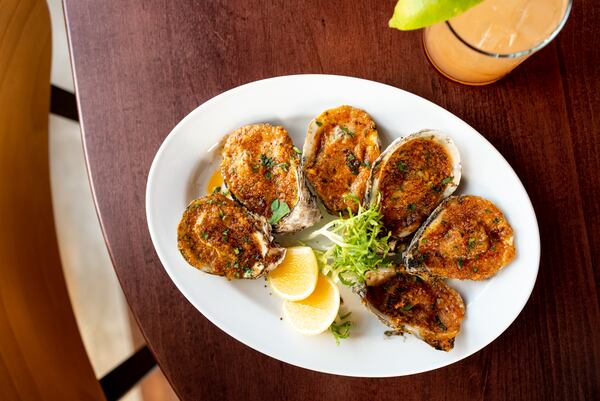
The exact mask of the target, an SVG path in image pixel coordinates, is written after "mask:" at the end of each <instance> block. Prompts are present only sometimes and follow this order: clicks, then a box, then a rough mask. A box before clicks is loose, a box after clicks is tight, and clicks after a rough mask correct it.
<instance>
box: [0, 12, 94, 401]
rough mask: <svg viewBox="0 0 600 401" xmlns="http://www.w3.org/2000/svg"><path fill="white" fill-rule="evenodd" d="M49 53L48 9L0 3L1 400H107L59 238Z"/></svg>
mask: <svg viewBox="0 0 600 401" xmlns="http://www.w3.org/2000/svg"><path fill="white" fill-rule="evenodd" d="M50 47H51V41H50V17H49V14H48V8H47V5H46V2H45V1H43V0H3V1H2V2H0V222H2V223H1V224H2V229H1V230H0V400H6V401H19V400H23V401H34V400H48V401H51V400H52V401H64V400H86V401H87V400H103V399H104V396H103V394H102V390H101V388H100V385H99V384H98V382H97V380H96V377H95V376H94V371H93V370H92V366H91V365H90V362H89V359H88V357H87V354H86V352H85V349H84V347H83V343H82V341H81V337H80V336H79V331H78V329H77V324H76V322H75V317H74V315H73V310H72V309H71V304H70V302H69V296H68V294H67V287H66V284H65V281H64V277H63V274H62V268H61V264H60V257H59V254H58V243H57V240H56V234H55V231H54V220H53V216H52V202H51V196H50V174H49V161H48V112H49V109H50V104H49V102H50V51H51V49H50Z"/></svg>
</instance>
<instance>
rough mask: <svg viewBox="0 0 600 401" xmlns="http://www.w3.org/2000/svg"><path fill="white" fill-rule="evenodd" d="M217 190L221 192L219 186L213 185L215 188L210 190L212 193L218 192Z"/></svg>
mask: <svg viewBox="0 0 600 401" xmlns="http://www.w3.org/2000/svg"><path fill="white" fill-rule="evenodd" d="M219 192H221V187H220V186H217V187H215V189H213V191H212V193H213V194H218V193H219Z"/></svg>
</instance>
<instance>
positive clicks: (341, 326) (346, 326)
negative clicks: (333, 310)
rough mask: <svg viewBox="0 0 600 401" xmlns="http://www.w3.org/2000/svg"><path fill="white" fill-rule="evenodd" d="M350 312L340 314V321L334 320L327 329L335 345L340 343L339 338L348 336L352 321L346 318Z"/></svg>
mask: <svg viewBox="0 0 600 401" xmlns="http://www.w3.org/2000/svg"><path fill="white" fill-rule="evenodd" d="M351 314H352V312H348V313H346V314H345V315H342V316H340V317H339V320H340V323H337V322H336V321H334V322H333V323H331V326H329V331H330V332H331V334H333V337H334V338H335V343H336V344H337V345H340V340H342V339H345V338H348V337H350V328H351V327H352V322H351V321H350V320H346V319H347V318H349V317H350V315H351Z"/></svg>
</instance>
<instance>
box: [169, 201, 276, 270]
mask: <svg viewBox="0 0 600 401" xmlns="http://www.w3.org/2000/svg"><path fill="white" fill-rule="evenodd" d="M272 241H273V237H272V236H271V226H270V225H269V224H268V223H267V221H266V220H265V218H264V217H262V216H258V215H255V214H253V213H251V212H249V211H248V210H246V209H245V208H244V207H242V206H240V205H239V204H237V203H236V202H234V201H233V200H231V199H229V198H226V197H225V196H224V195H222V194H220V193H215V194H211V195H208V196H205V197H203V198H199V199H195V200H193V201H192V202H191V203H190V204H189V205H188V206H187V208H186V209H185V211H184V213H183V216H182V218H181V221H180V223H179V226H178V227H177V246H178V248H179V251H180V252H181V254H182V255H183V258H184V259H185V260H186V261H187V262H188V263H189V264H190V265H192V266H194V267H196V268H197V269H199V270H202V271H204V272H206V273H210V274H216V275H219V276H225V277H227V278H228V279H234V278H257V277H259V276H261V275H263V274H265V273H267V272H269V271H270V270H272V269H274V268H275V267H277V266H278V265H279V264H280V263H281V262H282V261H283V258H284V257H285V248H281V247H279V246H278V245H277V244H276V243H274V242H272Z"/></svg>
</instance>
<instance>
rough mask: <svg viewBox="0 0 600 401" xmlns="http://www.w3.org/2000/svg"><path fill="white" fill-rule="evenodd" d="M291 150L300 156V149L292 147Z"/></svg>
mask: <svg viewBox="0 0 600 401" xmlns="http://www.w3.org/2000/svg"><path fill="white" fill-rule="evenodd" d="M292 148H293V149H294V152H296V153H297V154H299V155H301V154H302V151H301V150H300V149H298V148H297V147H296V146H292Z"/></svg>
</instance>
